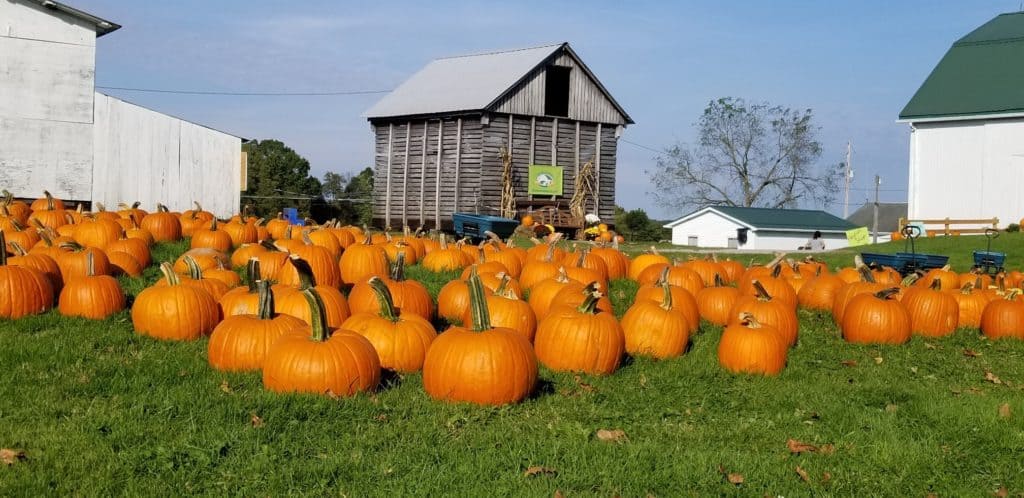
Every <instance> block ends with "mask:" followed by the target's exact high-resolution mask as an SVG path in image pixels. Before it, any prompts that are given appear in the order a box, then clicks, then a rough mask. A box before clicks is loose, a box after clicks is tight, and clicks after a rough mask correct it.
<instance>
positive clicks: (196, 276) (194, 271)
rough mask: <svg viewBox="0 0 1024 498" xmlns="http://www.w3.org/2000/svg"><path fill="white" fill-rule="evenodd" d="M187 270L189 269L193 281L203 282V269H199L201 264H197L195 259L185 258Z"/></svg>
mask: <svg viewBox="0 0 1024 498" xmlns="http://www.w3.org/2000/svg"><path fill="white" fill-rule="evenodd" d="M184 262H185V268H188V276H189V278H191V279H192V280H202V278H203V269H202V268H200V267H199V263H197V262H196V260H195V258H193V257H192V256H188V255H186V256H185V258H184Z"/></svg>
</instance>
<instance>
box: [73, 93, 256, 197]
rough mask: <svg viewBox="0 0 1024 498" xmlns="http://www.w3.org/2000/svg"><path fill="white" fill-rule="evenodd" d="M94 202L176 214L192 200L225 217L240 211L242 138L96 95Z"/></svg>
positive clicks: (92, 175) (92, 191)
mask: <svg viewBox="0 0 1024 498" xmlns="http://www.w3.org/2000/svg"><path fill="white" fill-rule="evenodd" d="M94 136H95V141H94V144H91V145H90V150H95V155H94V157H93V165H94V166H93V170H92V174H91V177H92V180H93V181H92V190H91V195H90V197H91V199H92V200H93V201H94V202H102V203H104V204H106V205H107V206H108V207H111V208H112V207H113V206H115V205H116V204H117V203H118V202H128V203H131V202H134V201H140V202H142V204H143V207H144V208H145V209H150V210H152V209H153V208H154V207H155V205H156V203H157V202H160V203H163V204H165V205H167V206H168V207H169V208H171V210H178V211H180V210H185V209H188V208H189V207H190V206H191V204H192V201H199V202H201V203H202V204H203V208H205V209H207V210H209V211H211V212H213V213H214V214H216V215H217V216H220V217H228V216H231V215H232V214H234V213H236V212H237V211H238V205H239V195H240V190H241V154H242V150H241V148H242V144H241V139H239V138H238V137H234V136H231V135H228V134H226V133H222V132H219V131H216V130H212V129H210V128H205V127H202V126H199V125H197V124H194V123H190V122H188V121H182V120H180V119H177V118H174V117H171V116H168V115H166V114H161V113H159V112H156V111H152V110H150V109H146V108H144V107H140V106H137V105H134V104H131V103H128V102H125V101H123V100H119V99H117V98H114V97H110V96H107V95H103V94H99V93H97V94H96V124H95V134H94Z"/></svg>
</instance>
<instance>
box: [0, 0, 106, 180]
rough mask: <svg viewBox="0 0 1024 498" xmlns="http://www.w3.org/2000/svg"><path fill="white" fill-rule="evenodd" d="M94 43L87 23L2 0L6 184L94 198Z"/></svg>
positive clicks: (2, 164) (1, 125) (0, 95)
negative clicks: (92, 192) (92, 174)
mask: <svg viewBox="0 0 1024 498" xmlns="http://www.w3.org/2000/svg"><path fill="white" fill-rule="evenodd" d="M95 45H96V34H95V31H94V28H93V27H92V26H90V25H88V24H86V23H84V22H82V21H79V20H76V19H74V18H72V17H70V16H67V15H65V14H62V13H59V12H56V11H50V10H47V9H45V8H43V7H42V6H39V5H36V4H29V3H23V2H20V1H17V0H0V75H2V77H0V144H2V145H0V187H3V188H7V189H9V190H10V191H11V192H13V193H14V195H16V196H19V197H30V198H34V197H39V196H40V195H41V193H42V191H43V190H49V191H50V192H52V193H53V194H54V195H56V196H58V197H62V198H65V199H78V200H85V199H88V197H89V193H90V192H89V191H90V187H89V185H90V181H91V172H92V120H93V112H92V110H93V82H94V73H95V66H96V47H95Z"/></svg>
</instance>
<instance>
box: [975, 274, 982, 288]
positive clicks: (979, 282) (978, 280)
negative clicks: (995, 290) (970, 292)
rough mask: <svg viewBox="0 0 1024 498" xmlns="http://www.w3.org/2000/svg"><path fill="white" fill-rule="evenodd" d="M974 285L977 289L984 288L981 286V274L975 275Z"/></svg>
mask: <svg viewBox="0 0 1024 498" xmlns="http://www.w3.org/2000/svg"><path fill="white" fill-rule="evenodd" d="M974 287H976V288H978V289H982V288H984V287H983V286H982V281H981V275H978V276H977V277H975V278H974Z"/></svg>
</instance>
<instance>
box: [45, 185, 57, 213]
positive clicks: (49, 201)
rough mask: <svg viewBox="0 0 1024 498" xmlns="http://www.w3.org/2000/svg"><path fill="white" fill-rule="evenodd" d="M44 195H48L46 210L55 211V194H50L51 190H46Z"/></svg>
mask: <svg viewBox="0 0 1024 498" xmlns="http://www.w3.org/2000/svg"><path fill="white" fill-rule="evenodd" d="M43 195H45V196H46V210H47V211H53V210H54V209H55V208H54V205H53V195H52V194H50V191H49V190H44V191H43Z"/></svg>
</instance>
